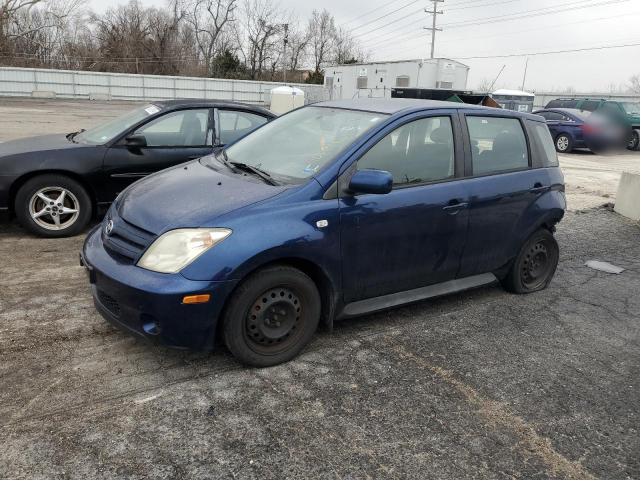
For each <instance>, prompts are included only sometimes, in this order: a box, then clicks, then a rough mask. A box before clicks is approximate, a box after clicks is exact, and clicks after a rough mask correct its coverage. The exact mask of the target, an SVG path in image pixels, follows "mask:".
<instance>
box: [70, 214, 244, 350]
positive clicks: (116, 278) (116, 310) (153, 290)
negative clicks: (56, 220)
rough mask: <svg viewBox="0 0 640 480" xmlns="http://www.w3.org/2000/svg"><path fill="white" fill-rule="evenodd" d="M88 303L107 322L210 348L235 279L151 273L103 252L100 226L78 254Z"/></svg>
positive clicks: (174, 343) (169, 341) (171, 341)
mask: <svg viewBox="0 0 640 480" xmlns="http://www.w3.org/2000/svg"><path fill="white" fill-rule="evenodd" d="M80 263H81V264H82V265H83V266H84V267H85V268H86V269H87V271H88V274H89V279H90V282H91V290H92V295H93V300H94V304H95V306H96V309H97V310H98V312H99V313H100V314H101V315H102V316H103V317H104V318H105V319H106V320H107V321H109V322H110V323H112V324H113V325H115V326H117V327H119V328H121V329H123V330H125V331H128V332H131V333H134V334H136V335H139V336H142V337H144V338H146V339H148V340H152V341H154V342H158V343H162V344H164V345H168V346H171V347H176V348H189V349H195V350H211V349H213V346H214V342H215V332H216V325H217V322H218V318H219V317H220V314H221V312H222V308H223V306H224V303H225V301H226V299H227V297H228V296H229V294H230V293H231V291H232V290H233V288H234V287H235V285H236V283H237V282H236V281H227V282H207V281H194V280H189V279H187V278H185V277H183V276H182V275H180V274H164V273H157V272H151V271H149V270H145V269H143V268H140V267H137V266H135V265H132V264H128V263H123V262H121V261H119V260H117V259H115V258H113V257H112V256H110V255H109V253H107V251H106V250H105V249H104V247H103V245H102V238H101V232H100V228H99V227H98V228H96V229H94V230H92V231H91V232H90V233H89V235H88V237H87V239H86V241H85V244H84V247H83V249H82V252H81V254H80ZM200 293H208V294H210V295H211V300H210V301H209V302H208V303H202V304H193V305H184V304H183V303H182V298H183V297H184V296H185V295H193V294H200Z"/></svg>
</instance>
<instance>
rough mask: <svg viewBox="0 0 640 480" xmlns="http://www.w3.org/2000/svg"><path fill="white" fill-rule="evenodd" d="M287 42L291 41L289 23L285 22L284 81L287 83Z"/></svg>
mask: <svg viewBox="0 0 640 480" xmlns="http://www.w3.org/2000/svg"><path fill="white" fill-rule="evenodd" d="M287 43H289V24H288V23H285V24H284V48H283V51H282V83H287Z"/></svg>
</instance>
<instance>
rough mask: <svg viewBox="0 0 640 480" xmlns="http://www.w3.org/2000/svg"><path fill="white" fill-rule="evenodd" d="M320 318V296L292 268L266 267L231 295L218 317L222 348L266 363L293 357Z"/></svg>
mask: <svg viewBox="0 0 640 480" xmlns="http://www.w3.org/2000/svg"><path fill="white" fill-rule="evenodd" d="M319 320H320V294H319V293H318V289H317V288H316V285H315V284H314V282H313V280H311V278H309V277H308V276H307V275H306V274H304V273H303V272H301V271H300V270H298V269H295V268H292V267H287V266H275V267H269V268H266V269H264V270H261V271H258V272H256V273H254V274H253V275H251V276H250V277H249V278H248V279H247V280H245V281H244V282H243V283H242V284H241V285H240V286H239V287H238V288H237V290H236V291H235V292H234V293H233V295H232V296H231V299H230V300H229V304H228V305H227V308H226V310H225V314H224V317H223V336H224V341H225V344H226V345H227V348H228V349H229V350H230V351H231V353H233V355H234V356H235V357H236V358H237V359H238V360H239V361H241V362H242V363H245V364H247V365H251V366H254V367H269V366H272V365H277V364H279V363H282V362H286V361H288V360H291V359H292V358H294V357H295V356H296V355H298V353H300V351H301V350H302V349H303V348H304V346H305V345H306V344H307V343H309V341H310V340H311V337H312V336H313V333H314V332H315V331H316V328H317V326H318V323H319Z"/></svg>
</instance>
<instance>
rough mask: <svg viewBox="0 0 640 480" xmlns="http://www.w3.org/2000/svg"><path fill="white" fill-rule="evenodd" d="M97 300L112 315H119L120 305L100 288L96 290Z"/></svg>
mask: <svg viewBox="0 0 640 480" xmlns="http://www.w3.org/2000/svg"><path fill="white" fill-rule="evenodd" d="M98 300H99V301H100V303H101V304H102V305H103V306H104V308H106V309H107V310H109V312H111V314H112V315H113V316H114V317H116V318H118V317H120V305H118V302H117V301H116V299H115V298H113V297H111V296H110V295H107V294H106V293H104V292H103V291H102V290H98Z"/></svg>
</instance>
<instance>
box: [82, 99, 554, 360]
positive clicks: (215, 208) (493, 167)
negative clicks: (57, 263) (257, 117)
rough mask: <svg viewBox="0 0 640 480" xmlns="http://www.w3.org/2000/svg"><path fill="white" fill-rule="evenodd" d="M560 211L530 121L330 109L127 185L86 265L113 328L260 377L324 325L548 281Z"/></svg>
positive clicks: (437, 105)
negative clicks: (495, 286) (231, 360)
mask: <svg viewBox="0 0 640 480" xmlns="http://www.w3.org/2000/svg"><path fill="white" fill-rule="evenodd" d="M565 207H566V202H565V195H564V179H563V175H562V172H561V171H560V168H559V167H558V160H557V156H556V152H555V149H554V144H553V140H552V138H551V135H550V133H549V129H548V128H547V125H546V124H545V122H544V119H543V118H542V117H539V116H535V115H531V114H523V113H516V112H510V111H504V110H499V109H492V108H486V107H474V106H470V105H464V104H458V103H447V102H436V101H425V100H409V99H392V100H385V99H358V100H340V101H329V102H323V103H317V104H314V105H311V106H306V107H304V108H300V109H298V110H295V111H293V112H290V113H288V114H286V115H283V116H282V117H280V118H278V119H276V120H274V121H273V122H270V123H268V124H266V125H264V126H262V127H260V128H259V129H258V130H256V131H255V132H253V133H252V134H250V135H248V136H247V137H245V138H243V139H241V140H239V141H237V142H236V143H234V144H232V145H230V146H228V147H226V148H225V149H223V150H220V151H219V152H217V153H216V154H213V155H210V156H207V157H204V158H201V159H199V160H196V161H192V162H189V163H185V164H182V165H179V166H176V167H173V168H170V169H167V170H164V171H161V172H158V173H156V174H153V175H151V176H149V177H147V178H145V179H143V180H141V181H139V182H137V183H135V184H134V185H132V186H131V187H129V188H128V189H127V190H125V191H124V192H122V193H121V194H120V195H119V196H118V198H117V200H116V201H115V202H114V204H113V205H112V206H111V208H110V210H109V211H108V213H107V215H106V216H105V219H104V221H103V222H102V224H101V225H100V226H99V227H96V228H95V229H94V230H93V231H91V232H90V234H89V236H88V237H87V239H86V241H85V244H84V248H83V250H82V253H81V263H82V264H83V265H84V266H85V267H86V268H87V270H88V272H89V277H90V282H91V286H92V291H93V297H94V300H95V306H96V308H97V309H98V311H99V312H100V313H101V314H102V316H104V317H105V319H107V320H108V321H110V322H111V323H113V324H115V325H117V326H119V327H122V328H124V329H125V330H128V331H131V332H134V333H136V334H139V335H142V336H144V337H147V338H150V339H156V340H158V341H160V342H162V343H164V344H167V345H171V346H175V347H183V348H184V347H186V348H193V349H212V348H213V347H214V344H215V343H216V339H218V338H221V339H223V340H224V343H225V344H226V345H227V347H228V348H229V350H230V351H231V352H232V353H233V354H234V355H235V356H236V357H237V358H238V359H239V360H240V361H241V362H243V363H245V364H248V365H253V366H269V365H275V364H278V363H281V362H284V361H287V360H289V359H291V358H293V357H294V356H296V355H297V354H298V353H299V352H300V351H301V350H302V349H303V348H304V346H305V345H306V344H307V343H308V342H309V341H310V339H311V337H312V335H313V333H314V332H315V330H316V328H317V327H318V325H319V323H324V324H326V325H328V326H329V327H331V325H332V324H333V322H334V320H337V319H343V318H348V317H354V316H358V315H363V314H366V313H369V312H373V311H378V310H382V309H387V308H391V307H395V306H397V305H403V304H407V303H410V302H416V301H419V300H423V299H426V298H430V297H435V296H440V295H445V294H451V293H454V292H459V291H462V290H466V289H470V288H474V287H478V286H481V285H485V284H489V283H492V282H495V281H500V282H501V283H502V285H504V287H505V288H506V289H507V290H509V291H511V292H515V293H529V292H535V291H538V290H541V289H543V288H546V287H547V285H548V284H549V282H550V281H551V279H552V277H553V275H554V273H555V269H556V266H557V263H558V254H559V252H558V245H557V243H556V241H555V239H554V236H553V232H554V231H555V225H556V224H557V223H558V222H559V221H560V220H561V219H562V217H563V215H564V211H565Z"/></svg>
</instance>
